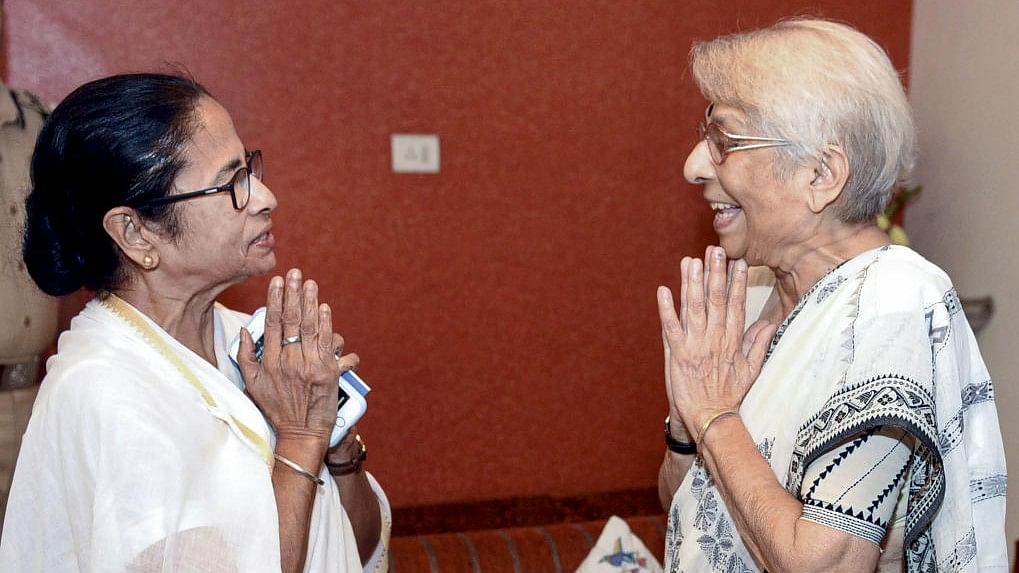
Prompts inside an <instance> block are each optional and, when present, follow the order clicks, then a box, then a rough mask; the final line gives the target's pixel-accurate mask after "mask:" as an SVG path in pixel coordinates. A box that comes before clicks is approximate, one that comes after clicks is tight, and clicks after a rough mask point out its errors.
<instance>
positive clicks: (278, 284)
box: [269, 276, 283, 288]
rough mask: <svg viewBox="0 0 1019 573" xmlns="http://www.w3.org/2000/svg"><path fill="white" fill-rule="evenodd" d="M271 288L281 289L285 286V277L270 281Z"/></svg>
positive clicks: (274, 278)
mask: <svg viewBox="0 0 1019 573" xmlns="http://www.w3.org/2000/svg"><path fill="white" fill-rule="evenodd" d="M269 286H271V287H273V288H280V287H281V286H283V277H279V276H277V277H272V280H271V281H269Z"/></svg>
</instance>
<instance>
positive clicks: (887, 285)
mask: <svg viewBox="0 0 1019 573" xmlns="http://www.w3.org/2000/svg"><path fill="white" fill-rule="evenodd" d="M864 273H865V275H864V285H863V290H862V292H861V297H873V298H874V299H876V300H880V301H883V302H882V304H886V305H891V306H892V307H893V308H898V309H900V310H901V309H904V308H908V307H912V306H917V305H919V306H929V305H930V304H933V303H936V302H940V301H942V300H944V298H945V296H946V295H948V294H949V293H952V292H954V286H953V285H952V280H951V279H950V278H949V277H948V274H946V273H945V271H943V270H942V269H941V268H940V267H938V266H937V265H935V264H934V263H932V262H930V261H928V260H927V259H925V258H924V257H923V256H921V255H920V254H919V253H917V252H916V251H914V250H912V249H910V248H908V247H902V246H890V247H887V248H885V249H884V250H883V251H882V252H881V253H879V254H878V256H877V257H875V259H874V261H873V262H872V263H871V264H870V265H868V266H867V267H866V269H865V270H864Z"/></svg>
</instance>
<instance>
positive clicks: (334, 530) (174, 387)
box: [0, 296, 391, 573]
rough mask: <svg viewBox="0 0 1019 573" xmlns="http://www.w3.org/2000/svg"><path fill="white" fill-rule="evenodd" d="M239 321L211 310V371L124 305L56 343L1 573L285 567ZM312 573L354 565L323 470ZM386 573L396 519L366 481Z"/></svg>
mask: <svg viewBox="0 0 1019 573" xmlns="http://www.w3.org/2000/svg"><path fill="white" fill-rule="evenodd" d="M246 319H247V316H246V315H243V314H241V313H237V312H234V311H231V310H229V309H227V308H225V307H223V306H221V305H218V304H217V305H216V308H215V334H216V355H217V361H218V363H219V365H220V366H219V368H218V369H217V368H216V367H214V366H213V365H211V364H209V363H208V362H206V361H205V360H203V359H201V358H200V357H199V356H197V355H196V354H194V353H193V352H191V351H190V350H189V349H187V348H186V347H184V346H183V345H181V344H180V343H178V342H177V341H176V340H175V339H174V338H173V337H171V336H169V335H168V334H167V333H166V332H165V331H163V330H162V329H161V328H159V326H157V325H156V324H155V323H154V322H152V321H151V320H149V319H148V318H146V317H145V316H144V315H142V314H141V313H140V312H138V311H137V310H136V309H134V308H133V307H132V306H130V305H129V304H127V303H126V302H124V301H123V300H121V299H119V298H117V297H114V296H110V297H108V298H106V299H105V300H103V301H99V300H93V301H91V302H90V303H88V305H87V306H86V307H85V309H84V310H83V311H82V312H81V313H80V314H79V315H78V316H76V317H75V318H74V320H73V321H72V322H71V328H70V329H69V330H68V331H66V332H64V333H63V334H62V335H61V336H60V340H59V345H58V353H57V354H56V355H55V356H53V357H52V358H51V359H50V361H49V362H48V363H47V375H46V378H45V380H44V381H43V384H42V387H41V388H40V391H39V396H38V399H37V400H36V403H35V406H34V409H33V412H32V418H31V421H30V422H29V425H28V429H27V431H26V433H25V436H24V440H23V445H22V450H21V454H20V456H19V458H18V464H17V468H16V470H15V475H14V483H13V486H12V489H11V494H10V501H9V504H8V509H7V516H6V521H5V524H4V530H3V537H2V540H0V570H3V571H19V572H29V571H47V572H51V571H56V572H60V571H86V572H93V571H94V572H100V571H144V572H171V571H174V572H177V571H216V572H220V571H221V572H235V571H236V572H249V571H250V572H260V571H274V572H278V571H280V567H281V565H280V543H279V526H278V518H277V513H276V502H275V497H274V495H273V489H272V482H271V472H272V466H273V461H274V460H273V457H272V443H273V436H272V435H271V430H270V429H269V427H268V424H267V423H266V422H265V420H264V418H263V417H262V415H261V413H260V412H259V410H258V409H257V408H256V407H255V405H254V404H253V403H252V402H251V400H249V399H248V398H247V396H246V395H245V394H244V393H243V392H242V391H241V390H240V388H239V384H240V383H241V378H240V374H239V372H238V371H237V369H236V367H235V366H233V364H232V363H231V362H230V360H229V358H227V355H226V347H227V344H228V343H229V341H230V340H231V339H232V338H233V336H234V335H235V333H237V332H239V329H240V327H241V326H242V325H243V324H244V323H245V322H246ZM321 477H322V478H323V479H324V480H325V483H326V485H325V486H321V487H319V488H318V491H317V496H316V498H315V504H314V508H313V512H312V517H311V520H312V521H311V531H310V535H309V542H308V556H307V561H306V567H305V570H306V571H314V572H326V573H345V572H353V571H361V570H362V567H361V562H360V558H359V556H358V551H357V544H356V542H355V539H354V534H353V529H352V527H351V524H350V521H349V519H348V518H347V515H346V512H345V511H344V510H343V507H342V506H341V505H340V497H339V490H338V488H337V487H336V483H335V482H334V481H333V480H332V479H331V478H330V476H329V474H328V472H327V471H325V469H324V467H323V468H322V473H321ZM371 483H372V487H373V489H374V490H375V493H376V495H377V496H378V498H379V505H380V512H381V514H382V522H383V534H382V542H380V543H379V546H378V547H377V548H376V550H375V553H374V554H373V555H372V557H371V560H370V561H369V563H368V565H367V566H366V567H364V570H365V571H385V570H386V568H387V555H386V553H387V550H386V547H387V546H388V537H389V525H390V523H391V513H390V510H389V504H388V501H387V500H386V497H385V494H384V493H383V492H382V489H381V487H379V485H378V483H377V482H375V481H374V479H372V480H371Z"/></svg>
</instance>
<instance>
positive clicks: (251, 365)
mask: <svg viewBox="0 0 1019 573" xmlns="http://www.w3.org/2000/svg"><path fill="white" fill-rule="evenodd" d="M237 366H239V367H240V369H241V376H242V377H244V384H245V386H250V385H252V384H257V383H258V368H259V365H258V360H256V359H255V341H254V340H252V339H251V333H250V332H248V329H247V328H243V327H242V328H241V344H240V347H239V348H238V349H237Z"/></svg>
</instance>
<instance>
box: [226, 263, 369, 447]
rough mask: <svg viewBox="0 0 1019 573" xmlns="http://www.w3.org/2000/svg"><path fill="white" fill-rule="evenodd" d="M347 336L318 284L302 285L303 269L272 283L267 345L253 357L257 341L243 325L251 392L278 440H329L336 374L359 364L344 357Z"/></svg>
mask: <svg viewBox="0 0 1019 573" xmlns="http://www.w3.org/2000/svg"><path fill="white" fill-rule="evenodd" d="M342 352H343V337H341V336H340V335H339V334H336V333H334V332H333V319H332V310H331V309H330V308H329V305H328V304H319V302H318V285H317V284H316V283H315V281H312V280H308V281H304V282H303V284H302V280H301V271H300V270H298V269H291V270H290V271H289V272H288V273H287V277H286V280H285V281H284V279H282V278H281V277H273V279H272V280H271V281H270V282H269V292H268V300H267V304H266V317H265V349H264V351H263V354H262V361H261V362H258V361H257V360H256V359H255V354H254V343H253V341H252V340H251V335H250V334H249V333H248V332H247V329H242V330H241V346H240V351H239V353H238V354H239V356H238V362H239V364H240V368H241V373H242V375H243V376H244V382H245V385H246V387H247V392H248V394H249V395H250V396H251V399H252V400H254V402H255V404H257V405H258V407H259V408H261V410H262V412H263V413H264V414H265V415H266V417H267V418H268V419H269V421H270V423H272V425H273V427H274V428H275V430H276V433H277V437H278V438H280V439H286V438H299V437H313V438H316V439H321V440H322V441H323V443H328V441H329V435H330V433H331V432H332V427H333V424H334V423H335V421H336V400H337V392H338V387H337V382H336V380H337V378H338V377H339V375H340V373H341V372H343V371H345V370H350V369H352V368H354V367H356V366H357V363H358V357H357V355H355V354H348V355H346V356H342Z"/></svg>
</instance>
